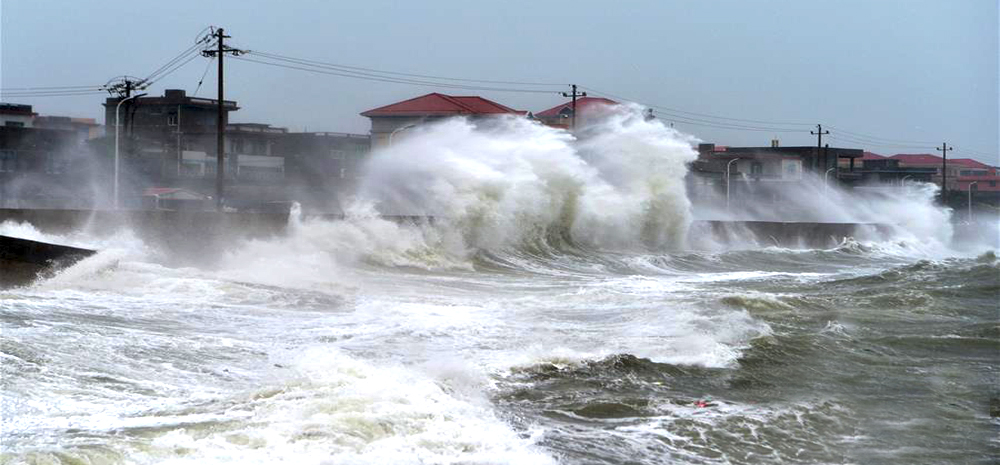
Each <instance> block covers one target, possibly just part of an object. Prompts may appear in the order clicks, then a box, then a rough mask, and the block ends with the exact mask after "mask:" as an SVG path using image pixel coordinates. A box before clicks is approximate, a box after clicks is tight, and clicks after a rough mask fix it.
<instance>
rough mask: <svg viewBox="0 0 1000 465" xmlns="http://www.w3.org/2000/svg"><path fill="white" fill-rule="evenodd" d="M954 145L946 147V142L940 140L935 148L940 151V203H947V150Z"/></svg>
mask: <svg viewBox="0 0 1000 465" xmlns="http://www.w3.org/2000/svg"><path fill="white" fill-rule="evenodd" d="M953 148H954V147H948V143H947V142H942V143H941V146H940V147H935V150H937V151H939V152H941V203H942V204H943V205H945V206H947V205H948V151H949V150H952V149H953Z"/></svg>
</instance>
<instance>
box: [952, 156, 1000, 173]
mask: <svg viewBox="0 0 1000 465" xmlns="http://www.w3.org/2000/svg"><path fill="white" fill-rule="evenodd" d="M948 164H949V165H951V164H955V165H959V166H964V167H967V168H979V169H984V170H985V169H989V168H991V166H990V165H987V164H986V163H982V162H980V161H978V160H973V159H971V158H955V159H949V160H948Z"/></svg>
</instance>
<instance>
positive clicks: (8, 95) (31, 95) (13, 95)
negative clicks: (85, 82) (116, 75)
mask: <svg viewBox="0 0 1000 465" xmlns="http://www.w3.org/2000/svg"><path fill="white" fill-rule="evenodd" d="M99 94H104V91H103V90H84V91H63V92H34V93H13V92H11V93H8V92H2V95H3V98H34V97H72V96H77V95H99Z"/></svg>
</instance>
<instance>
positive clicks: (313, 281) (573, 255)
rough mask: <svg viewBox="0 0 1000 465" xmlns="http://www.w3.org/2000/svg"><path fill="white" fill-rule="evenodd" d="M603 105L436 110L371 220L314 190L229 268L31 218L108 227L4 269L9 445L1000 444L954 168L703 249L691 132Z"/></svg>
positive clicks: (374, 452)
mask: <svg viewBox="0 0 1000 465" xmlns="http://www.w3.org/2000/svg"><path fill="white" fill-rule="evenodd" d="M585 131H590V135H591V137H589V138H586V139H585V140H581V141H576V140H574V139H573V138H572V137H570V136H569V135H567V134H566V133H564V132H560V131H556V130H553V129H550V128H544V127H541V126H538V125H533V124H531V123H528V122H526V121H524V120H517V119H510V120H499V121H494V122H491V123H489V124H482V125H479V126H477V125H474V124H471V123H469V122H467V121H462V120H453V121H448V122H445V123H442V124H439V125H434V126H431V127H427V128H423V129H420V130H414V131H412V132H413V134H411V135H409V137H407V138H404V139H400V141H399V142H398V143H397V144H396V145H394V146H393V147H392V148H390V149H388V150H386V151H384V152H381V153H377V154H375V156H374V157H375V158H374V159H373V162H372V164H371V166H369V175H368V180H369V183H368V184H366V186H365V187H364V189H363V190H362V192H361V195H360V197H359V198H358V199H357V200H356V201H355V202H354V203H352V204H351V205H350V206H349V208H348V217H347V218H346V219H345V220H343V221H321V220H315V219H301V218H300V217H298V216H297V215H292V218H291V219H290V224H289V228H288V232H287V234H285V235H284V236H282V237H275V238H271V239H258V240H251V241H242V242H239V243H236V244H233V245H232V246H231V247H230V248H229V249H228V250H227V251H226V253H225V254H224V255H223V256H222V257H221V258H220V259H218V260H217V261H216V262H215V263H212V264H211V265H210V266H204V265H203V266H199V267H195V266H191V267H184V266H183V265H182V264H183V263H184V260H183V259H178V257H174V256H171V255H170V251H164V250H157V249H155V248H153V247H150V246H147V245H146V244H145V243H144V242H143V240H142V238H139V237H136V236H135V235H133V234H131V233H130V232H128V231H122V232H120V233H119V234H118V235H116V236H114V237H91V236H88V235H87V234H86V233H85V232H81V233H77V234H70V235H63V236H59V235H52V234H46V233H43V232H40V231H38V230H36V229H35V228H33V227H32V226H30V225H25V224H19V223H3V224H2V225H0V234H8V235H15V236H20V237H27V238H33V239H38V240H45V241H50V242H55V243H65V244H69V245H83V246H91V247H97V248H100V249H101V250H102V251H101V252H100V253H98V254H97V255H95V256H92V257H89V258H87V259H85V260H83V261H81V262H79V263H77V264H76V265H74V266H72V267H70V268H68V269H66V270H64V271H62V272H60V273H59V274H57V275H56V276H54V277H52V278H49V279H46V280H43V281H39V282H36V283H34V284H32V285H29V286H25V287H20V288H15V289H7V290H2V291H0V317H2V323H3V326H2V329H3V334H2V336H3V339H2V346H0V356H2V363H0V369H2V372H0V373H2V375H3V376H2V383H3V390H2V397H0V412H2V421H3V423H2V431H0V445H2V448H0V449H2V455H0V457H2V459H0V461H2V462H3V463H199V464H202V463H282V462H284V463H511V464H514V463H517V464H521V463H539V464H543V463H664V462H670V463H785V462H792V463H876V462H877V463H914V462H921V461H930V462H936V463H943V462H955V463H969V462H976V461H980V462H982V461H984V460H988V459H989V458H990V457H996V456H997V453H998V449H997V443H996V441H995V440H994V439H992V438H995V436H996V433H997V431H998V430H997V428H998V427H1000V426H998V424H997V423H996V422H995V421H994V422H992V423H991V422H990V420H989V418H988V416H987V415H986V414H985V413H984V412H986V410H984V406H985V405H986V404H988V401H989V398H990V397H991V396H996V395H997V393H996V390H995V383H993V381H995V379H994V378H991V373H995V370H996V357H995V355H996V353H997V351H998V350H1000V346H998V345H997V342H996V341H997V337H996V336H997V334H996V318H995V316H996V314H995V310H996V306H995V305H996V302H997V298H998V297H1000V295H998V294H1000V283H998V281H1000V272H998V270H1000V268H998V266H1000V265H998V261H997V258H996V253H995V252H987V253H982V252H981V251H976V252H974V253H971V254H962V253H959V252H956V251H955V250H953V249H952V248H951V246H950V244H949V243H948V240H949V238H950V234H951V232H950V226H949V225H948V221H947V219H948V212H947V211H942V210H939V209H936V207H934V206H933V205H932V204H931V203H930V202H929V198H930V196H931V195H932V194H933V192H932V191H931V190H927V191H920V192H921V193H919V194H918V195H916V196H908V197H906V198H901V199H896V200H894V199H892V198H885V199H880V200H877V202H873V203H870V204H868V206H865V207H863V208H862V210H863V209H872V210H871V212H872V213H871V214H875V213H879V212H880V211H881V210H879V209H883V210H889V209H891V208H897V209H903V208H901V207H906V206H910V207H909V210H908V211H899V212H893V213H891V215H895V216H893V218H899V220H894V222H893V225H894V228H895V229H896V230H897V233H896V234H894V235H893V236H892V237H890V238H888V240H886V238H875V237H869V238H864V237H859V238H847V239H845V240H844V241H843V243H841V244H840V245H839V246H837V247H833V248H830V249H826V250H808V249H786V248H779V247H773V246H766V247H754V246H750V247H748V246H745V245H740V246H734V245H732V244H713V245H712V246H711V247H699V246H696V245H697V244H704V243H705V238H695V237H689V236H688V235H687V232H688V230H687V226H688V224H689V223H690V221H691V219H692V218H693V217H694V214H693V213H692V212H691V210H690V204H689V203H688V201H687V199H686V197H685V195H684V189H683V182H682V179H683V176H684V172H685V169H686V168H685V163H687V162H688V161H690V160H691V159H692V157H693V156H694V155H693V152H692V151H691V149H690V145H689V142H690V139H689V138H687V137H686V136H683V135H681V134H678V133H676V132H674V131H673V130H671V129H668V128H664V127H663V126H662V125H661V124H659V123H657V122H655V121H646V120H644V119H643V118H642V117H641V112H640V111H638V110H637V109H627V108H625V109H621V108H619V109H610V110H609V111H608V113H607V114H606V115H605V116H604V117H603V118H601V119H598V120H596V121H594V122H592V124H590V125H589V126H587V128H586V129H585ZM837 195H839V196H849V195H850V194H849V193H838V194H837ZM840 200H842V201H848V200H852V199H851V198H849V197H843V198H841V199H840ZM878 202H884V204H879V203H878ZM893 202H896V203H893ZM911 204H912V205H913V206H911ZM921 212H929V213H926V214H924V213H921ZM380 213H393V214H433V215H435V216H439V219H438V220H436V221H434V222H429V223H426V224H398V223H394V222H390V221H387V220H385V219H383V218H381V217H380ZM837 214H838V215H840V213H837ZM844 214H847V213H844ZM852 214H854V215H862V216H863V215H866V214H868V213H863V212H862V213H857V212H855V213H852ZM887 214H889V213H887ZM838 218H840V217H839V216H838ZM844 218H847V217H844ZM848 219H849V218H848ZM942 219H943V220H942ZM942 221H943V222H942ZM709 239H711V238H709ZM988 247H990V246H989V245H987V248H988ZM993 249H994V250H995V246H993ZM167 258H170V260H167ZM191 262H192V263H195V261H193V260H192V261H191ZM178 263H181V265H178ZM167 264H169V266H168V265H167Z"/></svg>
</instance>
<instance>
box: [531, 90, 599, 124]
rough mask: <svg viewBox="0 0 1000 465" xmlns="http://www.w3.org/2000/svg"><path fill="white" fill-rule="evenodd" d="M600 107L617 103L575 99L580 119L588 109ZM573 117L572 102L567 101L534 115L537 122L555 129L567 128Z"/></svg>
mask: <svg viewBox="0 0 1000 465" xmlns="http://www.w3.org/2000/svg"><path fill="white" fill-rule="evenodd" d="M602 105H618V102H616V101H614V100H610V99H606V98H601V97H581V98H578V99H576V111H577V112H579V113H580V117H584V116H585V115H586V114H587V112H588V111H589V110H588V109H592V108H593V107H595V106H602ZM571 116H573V101H572V100H571V101H568V102H566V103H563V104H561V105H556V106H554V107H552V108H549V109H548V110H544V111H540V112H538V113H535V118H538V120H539V121H541V122H543V123H545V124H548V125H549V126H556V127H569V124H570V123H569V121H570V117H571Z"/></svg>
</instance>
